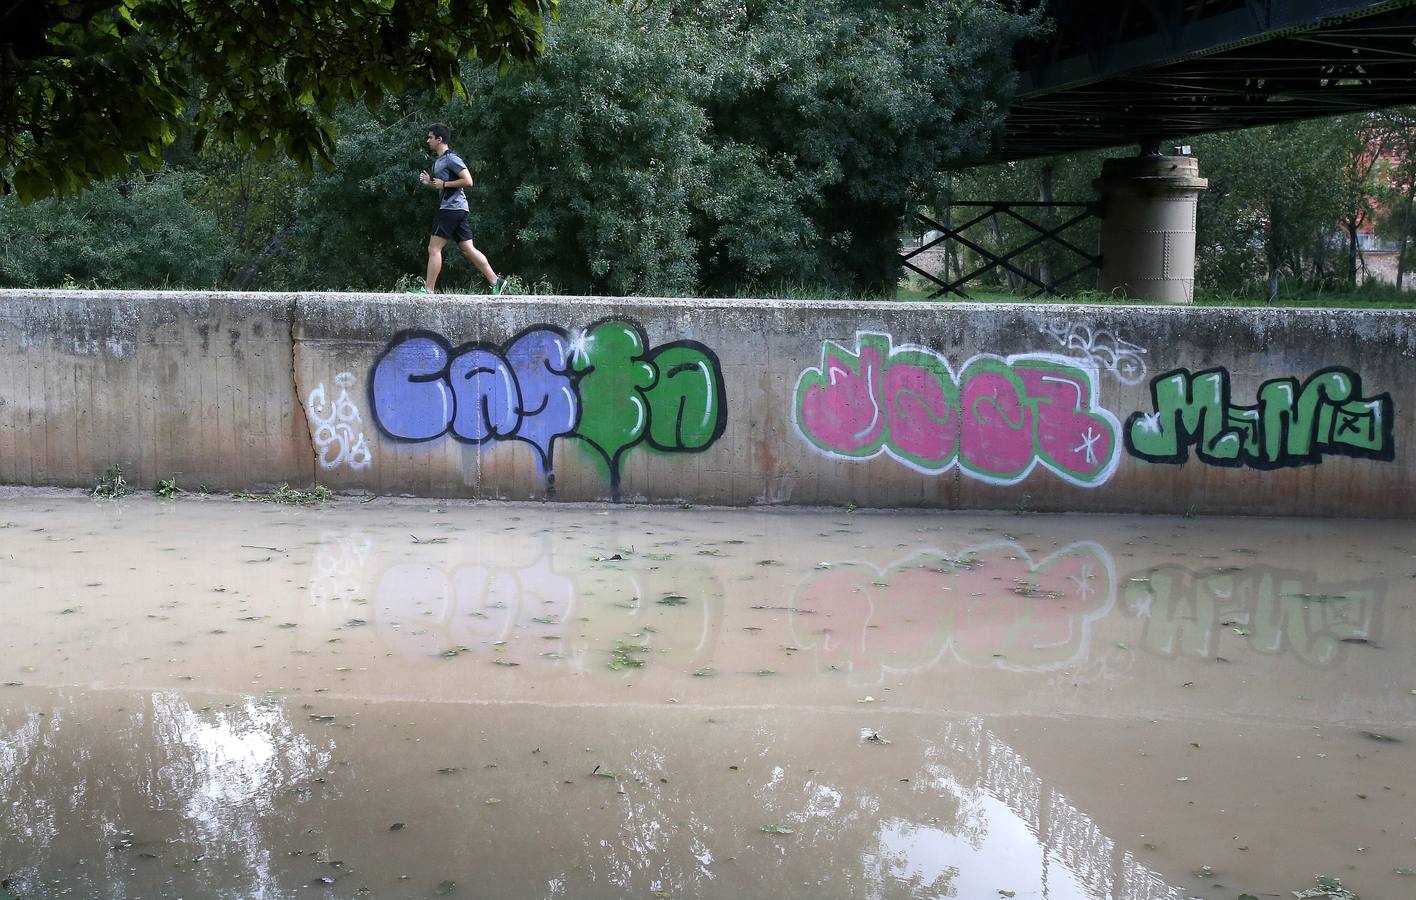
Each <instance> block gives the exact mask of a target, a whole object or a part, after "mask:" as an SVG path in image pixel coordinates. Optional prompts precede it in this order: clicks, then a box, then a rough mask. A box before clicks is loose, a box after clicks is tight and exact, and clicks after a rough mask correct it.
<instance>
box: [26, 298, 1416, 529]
mask: <svg viewBox="0 0 1416 900" xmlns="http://www.w3.org/2000/svg"><path fill="white" fill-rule="evenodd" d="M1413 326H1416V313H1413V312H1409V311H1357V310H1291V309H1232V310H1228V309H1177V308H1162V307H1109V306H1079V305H1074V306H1062V305H1047V306H1041V305H1038V306H1032V305H1027V306H1024V305H1017V306H1004V305H973V304H950V305H933V304H884V303H858V304H857V303H810V304H807V303H795V302H792V303H785V302H773V301H703V300H649V299H628V300H615V301H611V300H602V299H593V298H539V299H538V298H510V299H497V300H492V299H490V298H486V299H484V298H473V297H467V298H461V297H459V298H437V299H432V300H427V299H414V298H411V297H407V296H392V295H347V294H301V295H284V294H281V295H277V294H195V293H186V294H177V293H162V292H143V293H119V292H113V293H109V292H62V291H42V292H40V291H33V292H30V291H26V292H18V291H8V292H0V482H4V483H12V484H34V485H71V486H91V485H92V484H93V483H94V482H95V481H96V480H97V478H98V477H99V476H100V475H101V474H102V472H103V470H104V469H105V468H106V467H107V466H109V465H111V464H116V465H119V466H121V467H122V469H123V471H124V473H125V474H126V475H127V477H128V478H129V480H130V481H131V482H133V483H134V484H136V485H138V486H141V487H151V486H152V485H154V484H155V483H156V482H157V480H158V479H160V478H167V477H172V476H175V477H176V478H177V480H178V482H179V483H180V484H182V485H183V486H184V487H196V486H199V485H206V486H208V487H210V488H212V489H244V488H260V487H269V486H274V485H278V484H280V483H282V482H289V483H290V484H291V485H295V486H308V485H310V484H313V483H314V482H316V481H318V482H320V483H323V484H327V485H329V486H330V487H331V488H333V489H335V490H340V491H352V492H376V493H380V494H415V495H420V496H430V497H433V496H436V497H442V496H452V497H484V498H504V499H530V498H545V497H551V498H554V499H564V500H594V499H611V498H614V497H618V498H620V499H623V500H628V501H650V502H692V503H715V504H754V503H772V504H788V503H796V504H838V505H845V504H854V505H856V506H937V507H946V508H996V509H1029V510H1039V511H1041V510H1081V511H1142V512H1182V513H1183V512H1187V511H1193V512H1196V513H1225V514H1273V515H1358V516H1402V517H1405V516H1409V515H1410V514H1411V506H1412V499H1413V498H1416V452H1413V450H1412V445H1413V441H1414V440H1416V420H1413V417H1412V415H1411V413H1410V410H1411V405H1412V400H1413V387H1416V368H1413V363H1416V327H1413ZM965 410H967V414H965Z"/></svg>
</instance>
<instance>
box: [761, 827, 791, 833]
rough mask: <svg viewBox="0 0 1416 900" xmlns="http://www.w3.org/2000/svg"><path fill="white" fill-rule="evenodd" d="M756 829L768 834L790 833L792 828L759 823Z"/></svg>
mask: <svg viewBox="0 0 1416 900" xmlns="http://www.w3.org/2000/svg"><path fill="white" fill-rule="evenodd" d="M758 830H760V831H765V832H767V833H768V834H791V833H792V830H791V829H790V828H787V827H786V826H785V825H759V826H758Z"/></svg>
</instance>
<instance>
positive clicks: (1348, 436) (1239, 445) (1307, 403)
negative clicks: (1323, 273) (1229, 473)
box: [1125, 366, 1395, 469]
mask: <svg viewBox="0 0 1416 900" xmlns="http://www.w3.org/2000/svg"><path fill="white" fill-rule="evenodd" d="M1151 403H1152V405H1153V411H1151V412H1137V413H1135V414H1133V415H1132V416H1131V418H1130V419H1128V420H1127V422H1126V431H1125V440H1126V449H1127V450H1128V451H1129V452H1130V453H1131V455H1132V456H1135V457H1138V458H1140V459H1144V460H1146V461H1148V462H1158V463H1183V462H1185V461H1186V460H1188V459H1189V456H1190V448H1191V447H1193V448H1194V449H1195V455H1196V456H1197V457H1198V458H1199V459H1200V461H1201V462H1205V463H1208V464H1210V465H1213V466H1234V467H1238V466H1250V467H1252V468H1255V469H1278V468H1285V467H1289V466H1301V465H1310V464H1313V463H1319V462H1321V461H1322V458H1323V457H1324V456H1325V455H1339V456H1355V457H1363V458H1367V459H1379V460H1390V459H1392V458H1393V457H1394V455H1395V453H1394V446H1393V442H1392V426H1393V421H1392V401H1391V395H1390V394H1380V395H1378V396H1375V397H1363V396H1362V379H1361V376H1359V375H1358V374H1357V373H1356V372H1353V371H1352V370H1350V369H1345V368H1342V367H1338V366H1334V367H1332V368H1327V369H1322V370H1320V371H1318V372H1315V373H1313V374H1312V375H1310V376H1309V377H1308V379H1307V380H1306V381H1304V382H1302V383H1301V384H1300V383H1299V381H1298V379H1296V378H1274V379H1271V380H1269V381H1265V382H1264V383H1263V384H1262V385H1260V386H1259V391H1258V402H1257V403H1255V404H1254V405H1252V406H1237V405H1234V404H1233V403H1232V402H1231V400H1230V384H1229V372H1228V371H1227V370H1225V369H1218V368H1217V369H1206V370H1204V371H1201V372H1193V373H1192V372H1190V371H1189V370H1188V369H1176V370H1174V371H1171V372H1166V373H1165V374H1163V375H1158V376H1156V377H1155V378H1154V379H1152V380H1151Z"/></svg>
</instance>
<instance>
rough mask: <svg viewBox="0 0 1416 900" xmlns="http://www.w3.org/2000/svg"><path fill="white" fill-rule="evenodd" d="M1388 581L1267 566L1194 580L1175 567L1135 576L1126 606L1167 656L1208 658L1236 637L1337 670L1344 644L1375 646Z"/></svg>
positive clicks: (1148, 642)
mask: <svg viewBox="0 0 1416 900" xmlns="http://www.w3.org/2000/svg"><path fill="white" fill-rule="evenodd" d="M1386 591H1387V583H1386V581H1385V580H1382V579H1366V580H1363V581H1343V582H1328V581H1321V580H1319V579H1318V578H1317V576H1316V575H1315V574H1314V573H1312V572H1292V571H1286V570H1283V569H1275V568H1271V567H1269V566H1256V567H1252V568H1246V569H1243V570H1235V569H1220V570H1214V571H1211V572H1203V571H1201V572H1192V571H1189V570H1187V569H1182V568H1179V567H1175V566H1167V567H1164V568H1159V569H1153V570H1149V571H1146V572H1142V573H1137V574H1136V575H1134V576H1132V577H1131V579H1130V580H1129V581H1128V582H1127V585H1126V592H1125V593H1126V596H1125V604H1126V607H1127V609H1129V610H1130V612H1131V613H1132V614H1134V615H1137V616H1139V617H1141V618H1144V619H1145V620H1146V621H1145V630H1144V633H1143V635H1142V645H1143V646H1144V647H1145V648H1146V650H1148V651H1150V652H1151V653H1156V654H1159V655H1161V656H1167V657H1174V656H1192V657H1202V658H1203V657H1209V656H1212V655H1213V654H1214V652H1215V649H1216V647H1217V645H1218V640H1219V635H1220V634H1221V633H1222V631H1223V630H1224V629H1232V631H1233V632H1234V633H1235V634H1238V635H1241V636H1243V637H1244V638H1245V640H1246V641H1247V643H1248V646H1249V648H1250V649H1252V650H1254V651H1256V652H1259V653H1264V654H1269V655H1275V654H1279V653H1283V652H1285V651H1287V652H1291V653H1293V654H1294V655H1295V656H1297V657H1298V658H1299V659H1300V660H1302V661H1303V662H1305V663H1307V664H1309V665H1313V666H1329V665H1332V664H1333V663H1334V662H1336V661H1337V659H1338V658H1339V657H1340V655H1341V653H1342V648H1343V643H1344V642H1349V643H1353V642H1362V641H1375V640H1376V639H1377V637H1378V635H1379V632H1380V624H1381V623H1380V619H1379V611H1380V609H1381V604H1382V600H1383V598H1384V597H1385V596H1386Z"/></svg>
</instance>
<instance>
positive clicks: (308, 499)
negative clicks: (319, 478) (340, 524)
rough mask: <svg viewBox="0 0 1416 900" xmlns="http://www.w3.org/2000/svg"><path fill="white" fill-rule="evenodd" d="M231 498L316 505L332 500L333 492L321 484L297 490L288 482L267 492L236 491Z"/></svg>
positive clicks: (296, 504)
mask: <svg viewBox="0 0 1416 900" xmlns="http://www.w3.org/2000/svg"><path fill="white" fill-rule="evenodd" d="M231 498H232V499H233V500H242V501H248V502H259V503H285V504H289V505H291V506H318V505H320V504H321V503H328V502H329V501H330V500H333V499H334V492H333V491H331V490H330V489H329V488H327V487H325V486H324V485H322V484H317V485H315V486H314V487H313V488H312V489H310V490H308V491H301V490H297V489H295V488H293V487H291V486H290V485H288V484H282V485H281V486H280V487H279V488H277V489H276V490H274V491H271V492H270V493H269V494H257V493H254V492H252V491H237V492H236V493H234V494H232V495H231Z"/></svg>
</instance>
